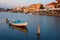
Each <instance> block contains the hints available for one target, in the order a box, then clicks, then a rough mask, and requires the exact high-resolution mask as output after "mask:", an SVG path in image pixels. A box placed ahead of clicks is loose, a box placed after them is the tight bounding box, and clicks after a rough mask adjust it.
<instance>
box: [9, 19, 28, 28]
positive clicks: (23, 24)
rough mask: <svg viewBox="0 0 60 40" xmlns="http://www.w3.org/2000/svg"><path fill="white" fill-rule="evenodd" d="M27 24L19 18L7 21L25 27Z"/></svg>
mask: <svg viewBox="0 0 60 40" xmlns="http://www.w3.org/2000/svg"><path fill="white" fill-rule="evenodd" d="M27 24H28V23H27V22H25V21H21V20H15V21H9V25H11V26H16V27H21V28H26V26H27Z"/></svg>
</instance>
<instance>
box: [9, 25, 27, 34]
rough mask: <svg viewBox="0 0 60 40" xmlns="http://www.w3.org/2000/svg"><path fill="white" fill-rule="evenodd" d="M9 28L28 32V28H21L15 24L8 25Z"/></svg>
mask: <svg viewBox="0 0 60 40" xmlns="http://www.w3.org/2000/svg"><path fill="white" fill-rule="evenodd" d="M9 26H10V27H11V28H13V29H16V30H19V31H22V32H24V33H28V29H27V28H21V27H17V26H13V25H9Z"/></svg>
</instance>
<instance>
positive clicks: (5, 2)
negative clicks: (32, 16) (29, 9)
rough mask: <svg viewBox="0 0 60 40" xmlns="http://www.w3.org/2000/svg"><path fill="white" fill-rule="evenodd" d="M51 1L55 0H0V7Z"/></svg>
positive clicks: (54, 0)
mask: <svg viewBox="0 0 60 40" xmlns="http://www.w3.org/2000/svg"><path fill="white" fill-rule="evenodd" d="M51 2H56V0H0V8H14V7H19V6H28V5H30V4H36V3H40V4H44V5H46V4H48V3H51Z"/></svg>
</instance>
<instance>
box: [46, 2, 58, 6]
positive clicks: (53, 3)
mask: <svg viewBox="0 0 60 40" xmlns="http://www.w3.org/2000/svg"><path fill="white" fill-rule="evenodd" d="M56 4H57V3H55V2H52V3H49V4H47V5H46V6H48V5H56Z"/></svg>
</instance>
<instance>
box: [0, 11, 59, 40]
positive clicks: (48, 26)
mask: <svg viewBox="0 0 60 40" xmlns="http://www.w3.org/2000/svg"><path fill="white" fill-rule="evenodd" d="M6 18H8V19H10V20H15V19H19V20H23V21H27V22H28V25H27V29H21V28H18V27H12V26H9V25H8V24H7V23H6V21H5V19H6ZM38 24H40V36H37V34H36V33H37V28H38ZM0 40H60V17H56V16H38V15H30V14H22V13H21V14H17V13H9V12H0Z"/></svg>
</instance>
